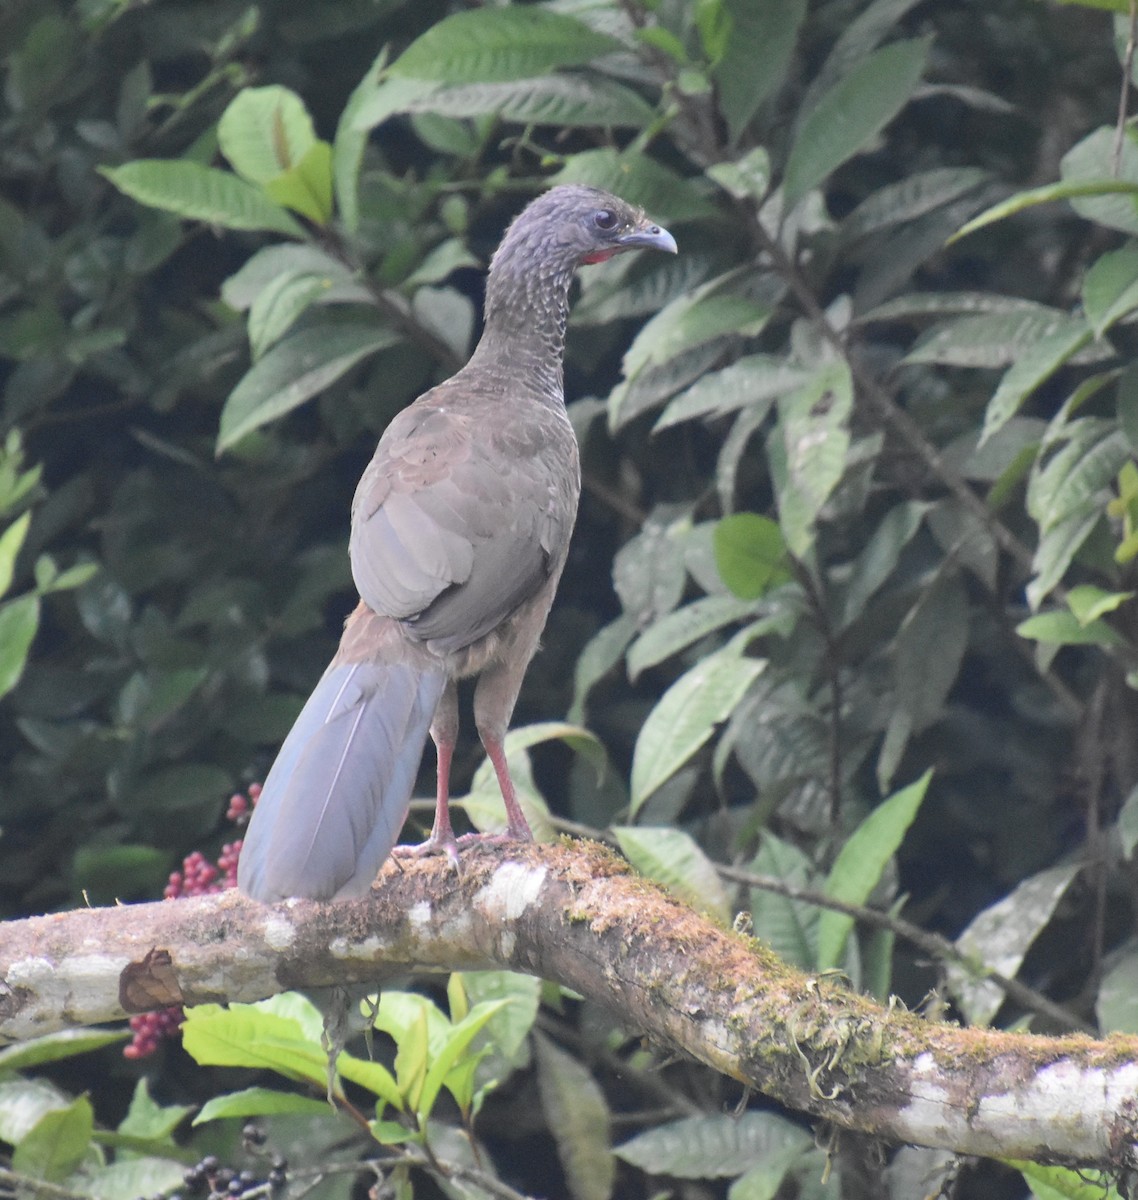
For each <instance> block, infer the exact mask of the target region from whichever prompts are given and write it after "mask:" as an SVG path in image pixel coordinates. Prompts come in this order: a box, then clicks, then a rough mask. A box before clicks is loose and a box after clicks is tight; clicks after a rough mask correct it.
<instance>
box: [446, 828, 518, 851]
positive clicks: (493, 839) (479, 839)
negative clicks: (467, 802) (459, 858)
mask: <svg viewBox="0 0 1138 1200" xmlns="http://www.w3.org/2000/svg"><path fill="white" fill-rule="evenodd" d="M532 841H533V833H532V831H531V830H530V829H529V827H528V826H527V827H526V828H524V829H520V828H514V827H510V826H507V827H506V828H505V829H504V830H503V831H502V832H501V833H464V834H463V835H462V837H460V838H459V839H458V845H459V848H460V849H464V848H465V847H467V846H505V845H508V844H509V843H510V842H532Z"/></svg>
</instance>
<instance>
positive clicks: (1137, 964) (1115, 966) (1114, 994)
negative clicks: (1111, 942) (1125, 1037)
mask: <svg viewBox="0 0 1138 1200" xmlns="http://www.w3.org/2000/svg"><path fill="white" fill-rule="evenodd" d="M1095 1016H1096V1017H1097V1018H1098V1023H1099V1026H1100V1028H1101V1029H1102V1031H1103V1033H1138V954H1135V952H1134V943H1133V942H1131V943H1129V944H1128V945H1127V946H1126V947H1125V948H1124V950H1123V951H1122V953H1121V954H1120V955H1118V956H1117V957H1115V959H1114V962H1112V963H1111V965H1110V967H1109V968H1108V969H1107V971H1106V973H1105V975H1104V976H1103V978H1102V982H1101V983H1100V984H1099V987H1098V996H1097V998H1096V999H1095Z"/></svg>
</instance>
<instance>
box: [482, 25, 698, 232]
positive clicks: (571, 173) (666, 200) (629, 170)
mask: <svg viewBox="0 0 1138 1200" xmlns="http://www.w3.org/2000/svg"><path fill="white" fill-rule="evenodd" d="M483 11H486V10H483ZM510 11H515V12H517V11H522V10H520V9H513V10H510ZM549 182H550V183H551V184H554V183H583V184H587V185H588V186H590V187H597V188H602V189H603V190H604V191H606V192H615V193H616V195H618V196H621V197H623V198H624V199H625V200H627V201H628V202H629V204H638V205H640V207H641V208H643V209H644V211H645V212H648V213H651V214H652V216H653V217H655V218H656V219H657V220H659V221H666V222H669V223H672V222H676V221H692V220H696V219H698V218H700V217H708V216H710V215H711V214H712V213H713V212H714V209H713V208H712V206H711V204H710V203H709V202H708V201H707V200H706V199H705V198H704V197H703V195H702V194H701V193H700V192H699V191H697V190H696V188H695V187H694V186H693V184H692V181H691V180H688V179H681V178H680V177H679V176H678V175H676V174H675V173H674V172H673V171H671V170H669V169H668V168H667V167H665V166H664V165H663V164H661V163H658V162H657V161H656V160H655V159H654V158H649V157H648V156H647V155H646V154H642V153H640V152H638V151H636V150H626V151H624V152H623V153H622V152H620V151H617V150H610V149H607V148H605V149H600V150H583V151H582V152H581V153H580V154H574V155H571V156H570V157H569V158H567V159H566V160H565V165H564V166H563V167H562V168H561V170H560V171H558V172H557V173H556V174H555V175H554V176H553V177H552V178H551V179H550V181H549Z"/></svg>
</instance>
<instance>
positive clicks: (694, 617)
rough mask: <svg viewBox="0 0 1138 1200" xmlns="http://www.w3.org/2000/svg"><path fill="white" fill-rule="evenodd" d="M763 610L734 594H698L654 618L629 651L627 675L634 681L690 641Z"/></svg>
mask: <svg viewBox="0 0 1138 1200" xmlns="http://www.w3.org/2000/svg"><path fill="white" fill-rule="evenodd" d="M763 611H765V610H764V607H763V606H762V605H758V604H756V603H754V601H751V600H740V599H739V598H738V597H737V596H701V597H700V598H699V599H698V600H693V601H692V602H691V604H685V605H684V606H683V608H678V609H676V610H675V611H674V612H670V613H667V614H665V615H664V616H662V617H661V618H660V619H659V620H657V621H653V623H652V624H651V625H649V626H648V628H647V629H645V630H644V632H643V633H642V634H641V635H640V636H639V637H638V638H637V639H636V641H635V642H634V643H633V644H632V645H631V646H630V647H629V650H628V675H629V678H630V679H631V680H632V681H633V682H635V681H636V679H637V678H638V677H639V675H640V674H641V672H642V671H646V670H647V669H648V668H649V667H654V666H656V665H657V664H658V663H661V662H663V661H664V659H666V658H670V657H671V656H672V655H673V654H678V653H679V652H680V651H681V650H686V649H687V648H688V646H690V645H692V643H693V642H697V641H699V639H700V638H703V637H706V636H707V635H708V634H709V633H714V632H715V631H716V630H717V629H722V628H723V626H724V625H731V624H734V623H735V622H737V621H742V620H745V619H746V618H747V617H753V616H756V615H758V614H759V613H761V612H763Z"/></svg>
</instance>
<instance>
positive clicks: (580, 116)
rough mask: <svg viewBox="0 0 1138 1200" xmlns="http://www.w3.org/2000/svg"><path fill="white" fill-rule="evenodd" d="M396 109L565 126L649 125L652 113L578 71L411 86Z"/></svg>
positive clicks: (628, 93)
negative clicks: (428, 87) (422, 87)
mask: <svg viewBox="0 0 1138 1200" xmlns="http://www.w3.org/2000/svg"><path fill="white" fill-rule="evenodd" d="M394 82H402V81H401V80H399V81H394ZM389 102H390V101H389ZM398 111H400V112H408V113H437V114H439V115H441V116H448V117H473V116H478V115H481V114H485V113H493V114H495V115H496V116H499V117H501V119H502V120H504V121H516V122H518V123H519V124H524V125H531V124H532V125H563V126H566V127H567V128H579V127H592V126H596V125H608V126H612V127H613V128H621V127H631V128H636V129H639V128H642V127H643V126H645V125H647V124H650V123H651V121H652V119H653V116H654V114H653V110H652V109H651V107H650V106H649V105H648V104H646V103H645V102H644V101H643V100H642V99H641V98H640V97H639V96H638V95H637V94H636V93H635V92H634V91H632V90H631V88H626V87H624V86H622V85H621V84H619V83H616V82H615V81H614V80H611V79H605V78H603V77H600V76H597V77H585V76H582V75H547V76H545V77H544V78H538V79H511V80H509V81H507V82H503V83H469V84H462V85H459V86H452V87H437V88H433V89H431V90H430V91H420V90H418V89H416V90H415V91H413V92H411V93H409V94H408V95H407V97H406V99H405V101H404V102H402V103H398Z"/></svg>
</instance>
